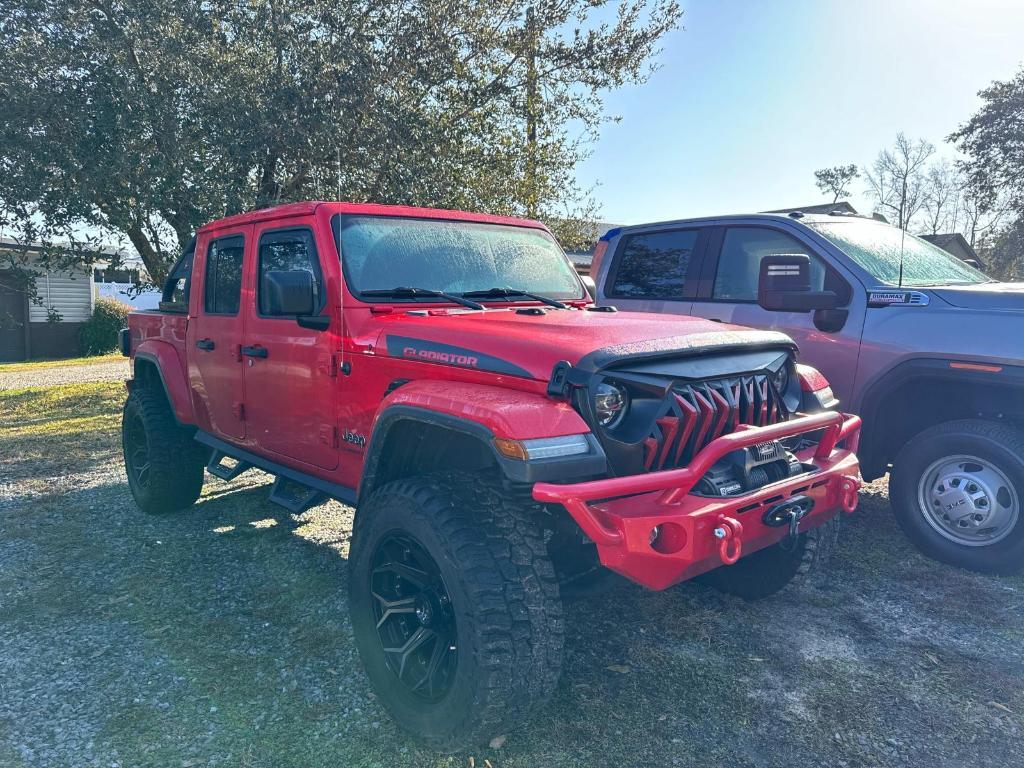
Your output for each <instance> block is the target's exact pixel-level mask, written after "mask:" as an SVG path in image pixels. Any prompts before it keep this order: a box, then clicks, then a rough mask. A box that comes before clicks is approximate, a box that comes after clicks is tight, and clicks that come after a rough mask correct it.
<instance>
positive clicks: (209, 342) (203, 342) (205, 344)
mask: <svg viewBox="0 0 1024 768" xmlns="http://www.w3.org/2000/svg"><path fill="white" fill-rule="evenodd" d="M215 346H217V345H216V344H214V343H213V339H200V340H199V341H197V342H196V347H198V348H199V349H213V348H214V347H215Z"/></svg>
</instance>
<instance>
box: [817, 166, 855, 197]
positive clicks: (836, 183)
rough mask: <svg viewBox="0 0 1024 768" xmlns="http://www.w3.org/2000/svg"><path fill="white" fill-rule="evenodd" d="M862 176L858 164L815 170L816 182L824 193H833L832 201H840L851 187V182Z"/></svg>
mask: <svg viewBox="0 0 1024 768" xmlns="http://www.w3.org/2000/svg"><path fill="white" fill-rule="evenodd" d="M858 176H860V171H858V170H857V165H856V164H854V163H851V164H850V165H835V166H832V167H831V168H821V169H819V170H817V171H815V172H814V184H815V186H816V187H817V188H818V189H819V190H821V192H822V194H825V195H832V202H833V203H837V202H839V198H840V197H843V196H844V195H845V194H846V193H847V192H848V191H849V187H850V182H851V181H853V180H854V179H856V178H857V177H858Z"/></svg>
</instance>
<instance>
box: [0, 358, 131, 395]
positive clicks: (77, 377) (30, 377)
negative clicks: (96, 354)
mask: <svg viewBox="0 0 1024 768" xmlns="http://www.w3.org/2000/svg"><path fill="white" fill-rule="evenodd" d="M129 375H130V367H129V364H128V360H127V358H125V359H124V360H114V361H113V362H111V361H109V360H105V361H103V362H99V363H84V364H80V365H66V366H62V365H60V364H55V365H53V366H46V367H45V368H42V367H40V368H29V369H27V370H21V371H12V372H10V373H5V372H4V370H3V367H2V366H0V391H3V390H5V389H22V388H24V387H55V386H57V385H60V384H79V383H82V382H88V381H123V380H125V379H127V378H128V376H129Z"/></svg>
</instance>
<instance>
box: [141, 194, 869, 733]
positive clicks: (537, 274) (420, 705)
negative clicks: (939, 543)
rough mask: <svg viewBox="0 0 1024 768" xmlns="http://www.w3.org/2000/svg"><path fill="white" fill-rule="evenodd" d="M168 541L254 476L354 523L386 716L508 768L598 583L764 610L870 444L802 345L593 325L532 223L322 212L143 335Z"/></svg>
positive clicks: (257, 232) (229, 256)
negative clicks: (181, 523)
mask: <svg viewBox="0 0 1024 768" xmlns="http://www.w3.org/2000/svg"><path fill="white" fill-rule="evenodd" d="M121 344H122V350H123V351H124V352H125V354H128V355H130V356H131V359H132V363H133V378H132V379H131V381H129V382H128V390H129V395H128V400H127V402H126V404H125V407H124V421H123V442H124V456H125V466H126V470H127V474H128V481H129V485H130V488H131V492H132V494H133V495H134V497H135V500H136V502H137V503H138V505H139V506H140V507H141V508H142V509H143V510H145V511H148V512H169V511H173V510H180V509H184V508H186V507H188V506H190V505H192V504H193V503H194V502H195V501H196V500H197V498H198V497H199V494H200V490H201V488H202V486H203V482H204V478H205V474H204V472H209V473H210V474H212V475H214V476H216V477H219V478H222V479H232V478H234V477H236V476H238V475H239V474H240V473H242V472H244V471H246V470H248V469H250V468H258V469H261V470H264V471H266V472H268V473H270V474H272V475H273V476H275V478H276V479H275V481H274V483H273V486H272V489H271V491H270V499H271V500H272V501H274V502H276V503H278V504H281V505H283V506H284V507H285V508H286V509H288V510H289V511H290V512H292V513H296V514H298V513H301V512H303V511H304V510H305V509H307V508H308V507H310V506H311V505H314V504H319V503H321V502H323V501H324V500H325V499H327V498H334V499H338V500H340V501H342V502H344V503H346V504H351V505H353V506H355V508H356V510H357V512H356V515H355V523H354V531H353V536H352V540H351V546H350V551H349V569H350V570H349V580H348V581H349V583H348V590H349V605H350V610H351V620H352V625H353V629H354V634H355V638H356V643H357V645H358V648H359V652H360V656H361V658H362V660H363V663H364V665H365V667H366V672H367V674H368V676H369V679H370V682H371V684H372V686H373V688H374V689H375V691H376V692H377V694H378V696H379V699H380V701H381V702H382V703H383V704H384V706H385V707H386V708H387V709H388V710H389V712H390V713H391V714H392V715H393V716H394V718H395V719H396V721H397V722H398V723H399V724H400V725H401V726H403V727H404V728H405V729H407V730H408V731H410V732H412V733H413V734H414V735H415V736H417V737H419V738H420V739H421V740H422V741H424V742H425V743H427V744H429V745H431V746H433V747H436V748H440V749H447V750H451V749H456V748H458V747H460V746H464V745H468V744H476V743H480V742H482V741H485V740H487V739H488V738H490V737H492V736H494V735H495V734H497V733H501V732H505V731H506V730H507V729H508V728H509V726H510V725H511V724H512V723H513V722H515V721H516V720H518V719H521V718H522V717H524V716H525V715H526V714H527V713H528V712H529V711H530V710H532V709H533V708H534V707H536V706H537V705H538V704H539V703H540V702H542V701H544V700H545V698H546V697H548V695H549V694H550V693H551V692H552V690H553V689H554V687H555V685H556V682H557V680H558V677H559V673H560V668H561V663H562V645H563V634H564V630H563V619H562V605H561V599H562V598H561V594H562V593H563V592H565V591H568V590H570V589H571V588H572V586H573V584H574V583H578V582H579V581H580V580H582V579H584V578H586V577H588V576H589V575H592V573H593V572H595V571H598V570H599V569H600V568H601V567H602V566H603V567H606V568H608V569H611V570H612V571H616V572H618V573H619V574H622V575H623V576H625V577H627V578H630V579H632V580H634V581H636V582H639V583H640V584H642V585H644V586H646V587H649V588H651V589H664V588H666V587H669V586H671V585H673V584H676V583H678V582H680V581H683V580H685V579H690V578H693V577H695V576H698V575H702V574H706V576H704V578H706V579H708V580H709V581H710V582H711V583H712V584H713V585H715V586H717V587H718V588H720V589H722V590H725V591H727V592H730V593H733V594H737V595H741V596H743V597H746V598H749V599H753V598H756V597H761V596H764V595H767V594H770V593H772V592H774V591H776V590H778V589H780V588H781V587H783V586H784V585H785V584H786V583H788V582H789V581H790V580H792V579H793V578H794V577H795V576H797V575H799V574H801V573H803V572H805V571H806V570H807V569H808V568H809V567H810V566H811V565H812V564H813V563H814V562H816V561H817V560H819V559H820V557H821V556H822V555H823V553H824V552H825V551H827V549H828V546H829V544H830V542H831V541H832V540H833V537H834V532H835V528H836V522H837V521H836V518H837V515H838V514H839V512H840V511H846V512H850V511H852V510H853V508H854V507H855V505H856V503H857V489H858V483H859V481H858V464H857V459H856V457H855V455H854V451H855V450H856V442H857V437H858V434H859V420H858V419H857V418H856V417H854V416H847V415H843V414H841V413H838V412H836V411H835V410H833V409H834V406H835V400H834V398H833V397H832V394H831V390H830V389H829V386H828V382H826V381H825V380H824V378H823V377H822V376H821V375H820V374H819V373H818V372H817V371H815V370H813V369H811V368H808V367H806V366H802V365H798V364H797V363H796V362H795V355H796V349H795V347H794V345H793V342H792V341H791V340H790V339H789V338H788V337H787V336H785V335H783V334H779V333H775V332H768V331H755V330H750V329H746V328H741V327H737V326H731V325H726V324H721V323H715V322H711V321H708V320H703V319H697V318H680V317H668V316H661V315H655V314H646V313H633V312H616V311H615V310H614V308H609V307H605V308H599V307H597V306H595V305H594V303H593V302H592V301H591V298H590V294H589V292H588V290H587V286H586V285H585V284H584V282H583V281H582V280H581V278H580V277H578V276H577V274H576V273H575V271H574V270H573V268H572V266H571V265H570V263H569V261H568V259H567V258H566V257H565V255H564V253H563V252H562V251H561V249H560V248H559V246H558V245H557V243H556V242H555V240H554V238H553V237H552V236H551V234H550V233H549V232H548V231H547V230H546V229H545V228H544V226H543V225H542V224H540V223H538V222H535V221H524V220H519V219H511V218H501V217H495V216H484V215H478V214H471V213H462V212H456V211H443V210H430V209H420V208H405V207H391V206H381V205H353V204H343V203H301V204H294V205H286V206H281V207H277V208H272V209H269V210H261V211H255V212H251V213H245V214H241V215H237V216H231V217H229V218H226V219H222V220H220V221H216V222H213V223H211V224H208V225H206V226H204V227H202V228H201V229H200V230H199V231H198V233H197V234H196V237H195V239H194V240H193V242H192V244H191V245H190V246H189V247H188V248H187V249H186V251H185V253H184V254H183V255H182V256H181V258H180V259H179V260H178V261H177V263H176V264H175V265H174V267H173V269H172V271H171V273H170V276H169V278H168V280H167V283H166V285H165V287H164V293H163V297H162V302H161V304H160V309H159V310H158V311H147V312H133V313H132V314H131V316H130V319H129V327H128V328H127V329H125V331H123V332H122V336H121Z"/></svg>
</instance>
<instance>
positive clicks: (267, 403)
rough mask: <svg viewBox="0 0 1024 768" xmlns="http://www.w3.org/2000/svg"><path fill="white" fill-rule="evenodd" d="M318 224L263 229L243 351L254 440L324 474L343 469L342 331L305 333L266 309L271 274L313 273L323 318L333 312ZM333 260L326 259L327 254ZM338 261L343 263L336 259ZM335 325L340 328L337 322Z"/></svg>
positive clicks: (298, 221)
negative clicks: (339, 408) (338, 357)
mask: <svg viewBox="0 0 1024 768" xmlns="http://www.w3.org/2000/svg"><path fill="white" fill-rule="evenodd" d="M314 231H315V223H314V219H313V217H311V216H310V217H298V218H295V219H289V220H288V224H287V226H282V225H281V223H280V222H268V223H266V224H257V225H256V230H255V238H256V246H255V260H254V269H253V283H252V286H251V289H252V295H253V300H252V301H249V302H247V304H246V307H245V311H246V313H247V318H246V330H245V341H244V344H243V347H244V348H245V349H244V353H243V357H244V359H245V391H246V415H247V419H248V428H249V439H250V440H252V441H255V443H256V444H257V445H258V446H259V447H260V448H261V449H262V450H263V451H264V452H269V453H273V454H277V455H279V456H284V457H288V458H291V459H295V460H297V461H301V462H303V463H306V464H311V465H313V466H316V467H321V468H323V469H334V468H335V467H336V466H337V465H338V450H337V445H338V435H337V427H336V424H337V422H336V418H335V415H336V391H335V390H336V388H337V365H336V364H335V361H334V357H333V354H334V353H335V352H337V350H336V349H335V342H333V341H332V339H337V338H338V335H337V333H336V332H332V329H328V330H313V329H310V328H303V327H301V326H299V324H298V322H297V321H296V318H295V316H293V315H286V316H275V315H272V314H271V313H270V308H269V307H268V305H267V300H266V290H265V287H264V279H265V276H266V273H267V272H269V271H290V270H307V271H309V272H310V273H311V274H312V275H313V282H314V286H315V289H314V290H315V303H316V305H317V310H318V312H321V313H323V314H328V313H330V311H331V309H332V308H331V307H330V304H331V302H329V300H328V296H327V295H326V290H325V280H324V270H323V269H322V267H321V264H320V259H321V255H320V254H319V253H318V250H317V242H316V237H315V236H314ZM324 258H327V254H324ZM334 258H337V257H336V256H335V257H334ZM332 322H337V318H333V319H332Z"/></svg>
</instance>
